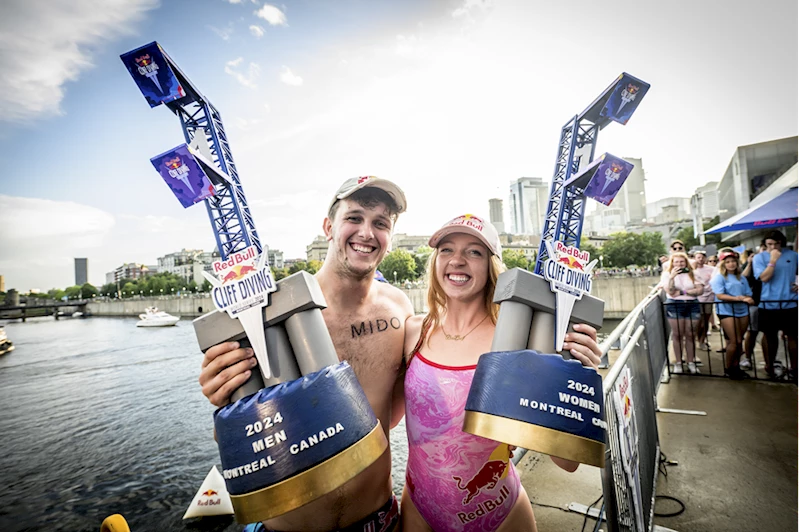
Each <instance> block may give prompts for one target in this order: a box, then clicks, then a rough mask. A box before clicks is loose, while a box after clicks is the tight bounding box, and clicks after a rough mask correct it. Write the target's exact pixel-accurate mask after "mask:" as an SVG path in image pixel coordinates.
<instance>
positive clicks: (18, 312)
mask: <svg viewBox="0 0 799 532" xmlns="http://www.w3.org/2000/svg"><path fill="white" fill-rule="evenodd" d="M88 303H89V301H88V300H86V299H80V300H77V301H62V302H58V303H46V304H42V305H17V306H14V307H0V318H2V319H5V320H14V319H21V320H22V321H25V320H26V319H28V318H37V317H41V316H53V317H54V318H55V319H58V318H59V315H58V312H59V309H62V308H64V307H69V308H75V309H77V312H83V313H84V314H85V313H86V305H87V304H88Z"/></svg>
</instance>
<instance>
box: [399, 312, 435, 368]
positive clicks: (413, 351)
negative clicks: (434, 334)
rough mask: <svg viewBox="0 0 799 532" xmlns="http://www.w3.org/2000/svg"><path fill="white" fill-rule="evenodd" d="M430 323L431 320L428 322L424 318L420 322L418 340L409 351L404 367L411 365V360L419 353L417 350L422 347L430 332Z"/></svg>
mask: <svg viewBox="0 0 799 532" xmlns="http://www.w3.org/2000/svg"><path fill="white" fill-rule="evenodd" d="M432 323H433V320H428V319H427V317H425V318H424V320H423V321H422V332H421V333H420V334H419V339H418V340H417V341H416V345H415V346H413V349H411V354H410V355H409V356H408V363H407V364H406V366H410V365H411V360H413V357H414V356H415V355H416V353H418V352H419V350H420V349H421V348H422V345H424V340H425V338H426V337H427V333H428V332H429V331H430V326H431V325H432Z"/></svg>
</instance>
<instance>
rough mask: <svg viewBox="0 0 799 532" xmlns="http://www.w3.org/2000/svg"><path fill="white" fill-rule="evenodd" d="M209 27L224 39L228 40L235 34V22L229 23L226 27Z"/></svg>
mask: <svg viewBox="0 0 799 532" xmlns="http://www.w3.org/2000/svg"><path fill="white" fill-rule="evenodd" d="M208 29H210V30H211V31H213V32H214V33H216V35H217V36H218V37H219V38H220V39H222V40H223V41H227V40H229V39H230V36H231V35H233V24H232V23H231V24H228V25H227V26H226V27H224V28H217V27H216V26H210V25H209V26H208Z"/></svg>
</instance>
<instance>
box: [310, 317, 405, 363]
mask: <svg viewBox="0 0 799 532" xmlns="http://www.w3.org/2000/svg"><path fill="white" fill-rule="evenodd" d="M325 322H326V323H327V327H328V330H329V331H330V336H331V338H332V340H333V345H335V347H336V352H337V353H338V356H339V359H340V360H343V361H347V362H349V363H350V365H351V366H352V367H353V369H354V370H355V372H356V374H362V373H363V372H370V373H371V372H372V371H374V370H390V371H392V372H395V371H396V370H397V368H398V367H399V363H400V362H401V360H402V348H403V342H404V338H405V317H404V316H401V315H400V313H399V312H397V311H396V310H394V309H392V308H391V307H375V308H371V309H366V310H364V311H362V312H358V313H347V314H344V313H339V314H332V313H328V314H327V315H325ZM373 376H374V377H377V376H378V375H373ZM387 376H388V375H387Z"/></svg>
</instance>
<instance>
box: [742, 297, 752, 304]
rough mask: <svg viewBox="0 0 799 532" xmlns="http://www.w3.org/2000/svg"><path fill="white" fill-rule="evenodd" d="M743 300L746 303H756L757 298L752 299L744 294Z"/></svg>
mask: <svg viewBox="0 0 799 532" xmlns="http://www.w3.org/2000/svg"><path fill="white" fill-rule="evenodd" d="M743 302H744V303H746V304H747V305H754V304H755V300H754V299H752V298H751V297H749V296H744V298H743Z"/></svg>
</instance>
